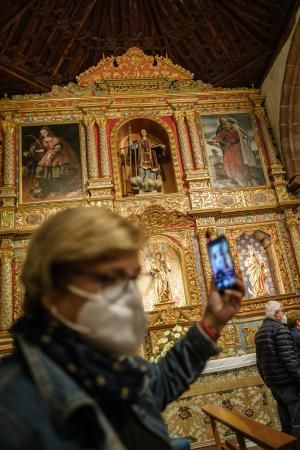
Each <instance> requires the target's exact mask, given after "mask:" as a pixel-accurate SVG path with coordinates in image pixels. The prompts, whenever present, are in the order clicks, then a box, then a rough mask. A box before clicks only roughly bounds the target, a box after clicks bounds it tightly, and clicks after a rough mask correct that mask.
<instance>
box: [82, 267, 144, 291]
mask: <svg viewBox="0 0 300 450" xmlns="http://www.w3.org/2000/svg"><path fill="white" fill-rule="evenodd" d="M76 273H77V274H78V275H82V276H86V277H88V278H90V279H91V280H93V281H95V282H97V283H99V285H100V286H101V288H102V289H103V290H106V289H108V288H110V287H114V288H115V289H114V291H115V292H114V296H117V295H118V294H121V293H122V292H123V291H124V290H125V289H126V288H127V286H128V283H129V282H130V281H132V282H133V283H134V284H135V286H136V288H137V290H138V292H139V294H140V295H141V297H144V296H145V295H147V293H148V292H149V290H150V288H151V284H152V276H151V275H149V274H138V275H136V276H131V277H130V276H128V274H125V273H119V274H115V273H114V274H109V273H95V272H85V271H80V272H79V271H78V272H76Z"/></svg>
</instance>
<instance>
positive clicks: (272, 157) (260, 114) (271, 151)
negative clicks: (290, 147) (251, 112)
mask: <svg viewBox="0 0 300 450" xmlns="http://www.w3.org/2000/svg"><path fill="white" fill-rule="evenodd" d="M255 115H256V117H257V118H258V121H259V124H260V128H261V131H262V135H263V138H264V141H265V143H266V148H267V152H268V156H269V161H270V164H271V165H272V164H277V162H278V161H277V158H276V153H277V151H276V149H275V148H274V145H273V143H272V140H271V136H270V133H269V131H268V128H267V126H266V117H265V110H264V109H263V108H262V107H261V106H260V105H256V107H255Z"/></svg>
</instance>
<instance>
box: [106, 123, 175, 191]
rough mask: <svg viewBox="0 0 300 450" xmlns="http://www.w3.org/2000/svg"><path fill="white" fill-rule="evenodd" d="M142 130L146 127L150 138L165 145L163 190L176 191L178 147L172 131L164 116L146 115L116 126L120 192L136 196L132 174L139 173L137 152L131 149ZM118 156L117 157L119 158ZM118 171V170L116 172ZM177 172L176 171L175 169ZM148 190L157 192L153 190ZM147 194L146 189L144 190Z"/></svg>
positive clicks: (114, 142) (114, 148)
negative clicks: (132, 151) (156, 117)
mask: <svg viewBox="0 0 300 450" xmlns="http://www.w3.org/2000/svg"><path fill="white" fill-rule="evenodd" d="M141 130H146V132H147V138H149V139H150V141H151V142H153V143H156V144H158V145H159V144H161V145H162V146H164V147H165V151H164V155H163V156H162V157H161V158H160V160H159V166H160V172H161V180H162V190H161V192H162V193H164V194H168V193H173V192H177V190H178V189H177V186H178V178H179V174H178V164H177V162H176V160H177V157H176V148H175V142H174V137H173V136H172V131H171V129H169V127H168V126H167V125H166V124H164V122H163V121H162V120H159V119H157V120H155V119H152V118H147V117H136V118H131V119H130V120H126V121H125V122H123V123H122V124H121V125H120V126H119V127H118V128H117V129H114V130H113V132H112V136H111V141H112V143H111V144H112V154H113V160H114V161H113V166H114V180H115V183H116V187H117V190H118V187H119V190H120V191H121V195H122V196H123V197H124V196H133V195H134V192H133V190H132V188H131V184H130V178H131V177H132V176H136V175H137V158H138V155H135V154H132V155H131V156H130V152H129V151H128V147H129V144H130V143H134V142H138V141H139V140H140V138H141V135H140V132H141ZM116 160H117V161H116ZM116 172H117V173H116ZM176 172H177V173H176ZM149 193H152V194H153V193H157V192H156V191H152V192H149ZM143 194H144V193H143Z"/></svg>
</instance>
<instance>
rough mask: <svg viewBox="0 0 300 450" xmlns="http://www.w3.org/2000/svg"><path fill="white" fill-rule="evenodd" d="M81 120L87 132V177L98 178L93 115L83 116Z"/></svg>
mask: <svg viewBox="0 0 300 450" xmlns="http://www.w3.org/2000/svg"><path fill="white" fill-rule="evenodd" d="M83 122H84V124H85V126H86V134H87V154H88V174H89V178H98V176H99V170H98V159H97V149H96V140H95V133H94V124H95V118H94V117H93V116H89V115H88V116H84V119H83Z"/></svg>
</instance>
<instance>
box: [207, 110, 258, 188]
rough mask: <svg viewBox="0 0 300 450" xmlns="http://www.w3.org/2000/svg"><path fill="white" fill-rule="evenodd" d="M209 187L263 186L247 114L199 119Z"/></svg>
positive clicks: (220, 115)
mask: <svg viewBox="0 0 300 450" xmlns="http://www.w3.org/2000/svg"><path fill="white" fill-rule="evenodd" d="M202 125H203V131H204V136H205V145H206V150H207V156H208V160H209V166H210V172H211V179H212V184H213V185H214V186H216V187H220V188H228V187H229V188H235V187H239V186H240V187H246V186H255V185H263V184H265V183H266V180H265V176H264V172H263V167H262V162H261V157H260V154H259V150H258V147H257V144H256V140H255V136H254V132H253V128H252V126H251V121H250V117H249V115H248V114H229V115H225V114H218V115H211V116H203V117H202Z"/></svg>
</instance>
